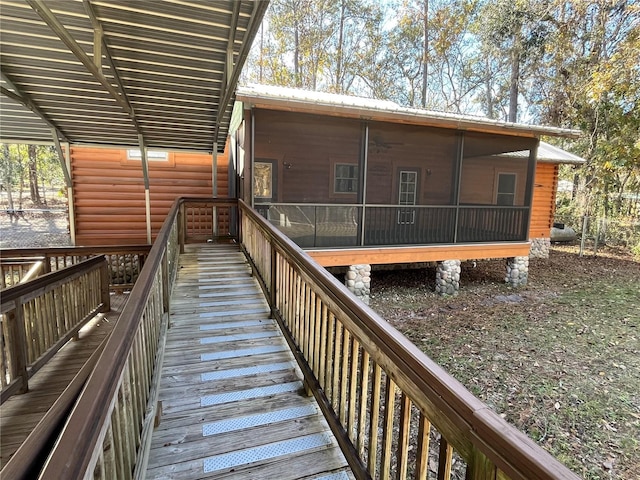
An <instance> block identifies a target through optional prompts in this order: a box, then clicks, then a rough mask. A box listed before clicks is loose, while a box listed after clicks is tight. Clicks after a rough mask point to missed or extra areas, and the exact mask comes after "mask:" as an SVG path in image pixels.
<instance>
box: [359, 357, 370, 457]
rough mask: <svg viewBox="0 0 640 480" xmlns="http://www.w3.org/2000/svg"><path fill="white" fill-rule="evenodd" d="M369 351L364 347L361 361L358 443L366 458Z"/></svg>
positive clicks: (361, 452)
mask: <svg viewBox="0 0 640 480" xmlns="http://www.w3.org/2000/svg"><path fill="white" fill-rule="evenodd" d="M369 368H370V366H369V352H367V350H366V349H364V348H363V349H362V356H361V363H360V402H359V405H358V434H357V439H356V441H357V444H356V448H357V449H358V455H359V456H360V458H361V459H364V458H365V457H364V448H365V443H366V442H365V441H366V424H367V407H368V405H367V399H368V398H369Z"/></svg>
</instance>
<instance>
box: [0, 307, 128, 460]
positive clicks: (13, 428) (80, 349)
mask: <svg viewBox="0 0 640 480" xmlns="http://www.w3.org/2000/svg"><path fill="white" fill-rule="evenodd" d="M127 298H128V296H127V295H112V296H111V311H110V312H109V313H107V314H106V315H102V314H100V315H98V316H97V317H96V318H95V319H93V320H91V321H90V322H89V323H88V324H87V325H86V326H85V327H84V328H83V329H82V330H80V339H79V340H78V341H71V342H69V343H67V345H65V346H64V347H63V348H62V349H61V350H60V351H59V352H58V353H56V354H55V355H54V356H53V358H52V359H51V360H50V361H49V362H48V363H47V364H46V365H45V366H44V367H42V369H40V370H39V371H38V372H37V373H36V374H35V375H34V376H33V377H32V378H31V379H30V380H29V392H27V393H25V394H23V395H14V396H12V397H11V398H9V399H8V400H7V401H6V402H5V403H4V404H2V406H0V467H1V466H4V465H5V464H6V463H7V461H8V460H9V458H11V456H12V455H13V454H14V453H15V452H16V450H17V449H18V448H19V447H20V445H22V442H24V440H25V439H26V438H27V437H28V436H29V434H30V433H31V431H32V430H33V428H34V427H35V426H36V425H37V424H38V422H39V421H40V420H41V419H42V418H43V417H44V415H45V414H46V413H47V411H48V410H49V409H50V408H51V406H52V405H53V404H54V402H55V401H56V400H57V399H58V397H59V396H60V394H61V393H62V392H63V391H64V389H65V388H66V387H67V385H68V384H69V383H70V382H71V380H72V379H73V377H74V376H75V375H76V374H77V373H78V372H79V371H80V369H81V368H82V366H83V365H84V363H85V362H86V361H87V360H88V359H89V357H90V356H91V354H92V353H93V352H94V350H95V349H96V347H97V346H98V345H99V344H100V342H102V340H103V339H104V338H105V337H106V336H107V335H108V334H109V333H110V332H111V330H112V329H113V326H114V325H115V322H116V320H117V318H118V316H119V315H120V312H121V311H122V308H123V307H124V304H125V302H126V300H127Z"/></svg>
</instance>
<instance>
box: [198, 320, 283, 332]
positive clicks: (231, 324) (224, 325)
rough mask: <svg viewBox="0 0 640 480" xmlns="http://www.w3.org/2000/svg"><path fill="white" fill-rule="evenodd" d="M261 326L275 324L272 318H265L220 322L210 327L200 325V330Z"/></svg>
mask: <svg viewBox="0 0 640 480" xmlns="http://www.w3.org/2000/svg"><path fill="white" fill-rule="evenodd" d="M259 325H275V322H274V321H273V320H271V319H270V318H265V319H264V320H242V321H240V322H220V323H213V324H210V325H200V330H201V331H209V330H225V329H227V328H241V327H256V326H259Z"/></svg>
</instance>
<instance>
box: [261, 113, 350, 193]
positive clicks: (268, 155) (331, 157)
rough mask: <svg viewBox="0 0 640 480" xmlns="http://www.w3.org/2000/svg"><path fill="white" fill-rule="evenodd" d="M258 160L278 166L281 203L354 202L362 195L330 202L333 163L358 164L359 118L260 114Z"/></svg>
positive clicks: (278, 190)
mask: <svg viewBox="0 0 640 480" xmlns="http://www.w3.org/2000/svg"><path fill="white" fill-rule="evenodd" d="M254 115H255V125H256V127H255V161H256V162H260V161H261V160H274V161H275V162H276V174H277V180H276V182H275V183H276V186H277V196H276V198H274V201H277V202H299V203H312V202H315V203H327V202H334V203H354V202H355V201H356V195H353V194H352V195H349V194H347V195H343V196H338V197H337V198H330V197H331V195H330V191H331V192H332V191H333V190H332V188H331V175H330V173H331V172H330V164H331V162H337V163H351V164H358V160H359V156H360V131H361V128H362V127H361V123H360V122H359V121H358V120H348V119H342V118H330V117H319V116H316V115H307V114H300V113H287V112H278V111H270V110H256V111H255V112H254Z"/></svg>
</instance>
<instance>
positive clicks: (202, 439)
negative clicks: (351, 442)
mask: <svg viewBox="0 0 640 480" xmlns="http://www.w3.org/2000/svg"><path fill="white" fill-rule="evenodd" d="M269 316H270V309H269V305H268V304H267V302H266V300H265V298H264V295H263V293H262V290H261V289H260V287H259V285H258V282H257V281H256V279H255V278H254V277H252V276H251V269H250V267H249V264H248V262H247V260H246V258H245V257H244V255H243V254H242V253H241V252H240V249H239V248H238V247H237V246H236V245H233V244H229V245H211V244H209V245H198V246H188V247H187V251H186V252H185V253H184V254H182V255H181V256H180V259H179V267H178V277H177V281H176V284H175V286H174V289H173V293H172V296H171V313H170V320H169V321H170V326H169V330H168V333H167V340H166V347H165V352H164V362H163V364H162V370H161V372H162V373H161V380H160V393H159V400H160V402H161V404H162V417H161V420H160V425H159V427H158V428H156V429H155V430H154V432H153V435H152V440H151V447H150V448H151V450H150V455H149V464H148V469H147V475H146V477H147V478H153V479H163V478H166V479H169V478H170V479H201V478H213V477H215V478H276V477H277V478H279V479H297V478H309V479H311V478H331V479H341V478H352V475H351V473H350V470H349V469H348V467H347V462H346V460H345V458H344V456H343V454H342V452H341V450H340V448H339V447H338V444H337V442H336V440H335V439H334V437H333V434H332V433H331V430H330V429H329V426H328V425H327V422H326V421H325V419H324V417H323V415H322V413H321V411H320V408H319V407H318V405H317V403H316V401H315V399H314V398H313V396H307V395H306V394H305V388H304V385H303V376H302V373H301V372H300V370H299V368H298V367H297V364H296V361H295V359H294V357H293V355H292V353H291V351H290V349H289V347H288V345H287V343H286V341H285V339H284V337H283V335H282V333H281V331H280V329H279V327H278V325H277V323H276V322H275V320H273V319H270V318H269Z"/></svg>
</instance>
